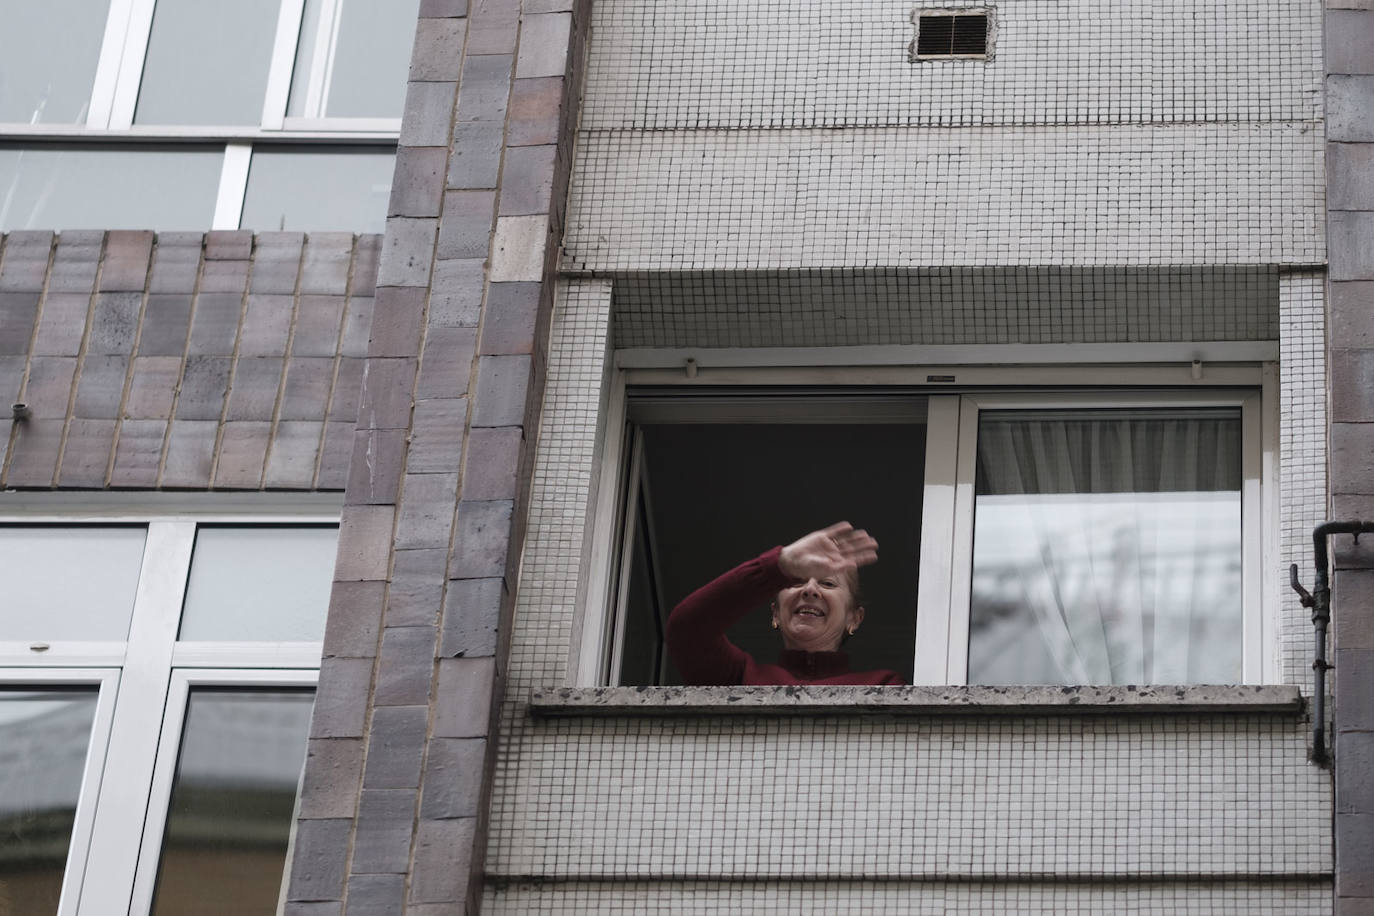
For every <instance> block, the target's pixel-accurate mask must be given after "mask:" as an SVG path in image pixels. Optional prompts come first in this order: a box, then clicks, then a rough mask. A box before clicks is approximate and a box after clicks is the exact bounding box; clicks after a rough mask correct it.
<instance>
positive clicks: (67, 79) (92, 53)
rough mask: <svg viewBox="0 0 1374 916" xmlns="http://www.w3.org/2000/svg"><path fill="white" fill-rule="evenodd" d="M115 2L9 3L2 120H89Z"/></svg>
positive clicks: (3, 37) (1, 41)
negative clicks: (103, 43) (110, 13)
mask: <svg viewBox="0 0 1374 916" xmlns="http://www.w3.org/2000/svg"><path fill="white" fill-rule="evenodd" d="M109 9H110V0H43V2H41V3H6V4H5V5H4V28H3V29H0V122H7V123H12V124H83V123H85V121H86V115H87V114H88V113H89V109H90V100H91V86H92V85H93V84H94V82H95V68H96V64H98V63H99V61H100V43H101V41H102V39H103V38H104V34H105V18H106V15H107V14H108V12H109Z"/></svg>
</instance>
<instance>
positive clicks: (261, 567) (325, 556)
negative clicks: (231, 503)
mask: <svg viewBox="0 0 1374 916" xmlns="http://www.w3.org/2000/svg"><path fill="white" fill-rule="evenodd" d="M338 541H339V530H338V529H337V528H334V527H332V526H330V527H319V528H282V527H262V528H232V527H223V528H221V527H211V526H204V527H201V528H200V530H198V531H197V532H196V547H195V553H194V554H193V555H192V560H191V577H190V582H189V584H188V585H187V587H186V605H185V610H184V611H183V612H182V618H181V632H180V633H179V638H180V639H190V640H226V639H227V640H256V641H274V642H275V641H316V640H321V639H323V638H324V618H325V614H326V613H327V612H328V610H329V589H330V586H331V584H332V581H333V578H334V555H335V551H336V546H337V544H338Z"/></svg>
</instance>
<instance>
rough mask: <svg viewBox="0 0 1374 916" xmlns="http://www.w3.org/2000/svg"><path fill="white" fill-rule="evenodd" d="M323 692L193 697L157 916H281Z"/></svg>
mask: <svg viewBox="0 0 1374 916" xmlns="http://www.w3.org/2000/svg"><path fill="white" fill-rule="evenodd" d="M312 702H313V693H312V692H310V691H308V690H272V691H266V690H204V689H193V690H192V691H191V695H190V699H189V700H188V702H187V705H186V724H185V726H184V728H183V729H182V735H181V751H180V754H179V757H178V760H177V770H176V776H175V778H174V780H173V783H172V798H171V802H170V805H169V807H168V810H167V828H166V831H165V833H164V834H163V838H162V856H161V858H160V859H159V862H158V873H157V885H156V889H155V891H154V897H153V913H154V914H175V916H210V914H223V916H253V914H258V913H261V914H268V916H270V914H272V913H275V912H277V898H278V896H279V893H280V890H281V878H282V869H283V868H284V867H285V865H286V845H287V841H288V839H289V838H290V836H291V814H292V811H293V808H294V806H295V801H296V785H297V782H298V780H299V779H300V774H301V767H302V765H303V764H304V762H305V738H306V734H307V732H308V731H309V730H310V707H311V703H312Z"/></svg>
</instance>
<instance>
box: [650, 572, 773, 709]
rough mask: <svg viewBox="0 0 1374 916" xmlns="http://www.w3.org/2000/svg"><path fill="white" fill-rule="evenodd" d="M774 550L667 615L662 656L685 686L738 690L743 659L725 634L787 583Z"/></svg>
mask: <svg viewBox="0 0 1374 916" xmlns="http://www.w3.org/2000/svg"><path fill="white" fill-rule="evenodd" d="M781 550H782V548H781V547H774V548H773V549H772V550H770V551H768V552H767V553H765V554H762V555H761V556H758V557H755V558H754V559H752V560H750V561H748V562H747V563H741V564H740V565H739V566H736V567H735V568H734V569H732V570H730V571H729V572H728V573H726V574H725V575H723V576H720V577H719V578H717V579H715V580H713V581H711V582H709V583H707V584H706V585H703V586H702V587H701V588H699V589H697V590H696V591H694V592H692V594H690V595H688V596H687V597H686V598H684V599H683V600H682V603H681V604H679V605H678V606H677V607H675V608H673V612H672V614H670V615H668V632H667V640H668V653H669V655H671V656H672V659H673V664H675V665H677V670H678V671H679V672H680V673H681V674H682V679H683V681H684V682H685V683H688V684H739V683H741V682H742V681H743V680H744V668H745V665H746V664H747V663H748V661H749V655H748V653H746V652H744V651H743V650H742V649H740V648H738V647H737V646H735V645H734V644H733V643H731V642H730V640H728V639H726V638H725V631H726V630H728V629H730V627H731V626H733V625H734V623H735V622H736V621H737V620H739V619H740V618H741V617H743V616H744V615H745V614H747V613H749V611H750V610H752V609H753V608H756V607H758V606H759V605H760V604H764V603H766V602H768V601H770V600H771V599H772V598H773V596H774V595H776V594H777V593H778V590H779V589H781V588H782V587H783V586H784V585H786V584H787V583H788V582H789V581H790V580H789V578H788V577H787V576H786V575H785V574H784V573H783V572H782V570H780V569H779V568H778V553H779V551H781Z"/></svg>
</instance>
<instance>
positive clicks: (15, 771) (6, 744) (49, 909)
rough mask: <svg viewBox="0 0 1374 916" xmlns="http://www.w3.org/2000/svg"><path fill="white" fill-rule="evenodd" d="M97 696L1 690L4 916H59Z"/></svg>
mask: <svg viewBox="0 0 1374 916" xmlns="http://www.w3.org/2000/svg"><path fill="white" fill-rule="evenodd" d="M97 692H98V691H97V690H96V689H95V688H60V689H53V690H31V689H29V690H13V689H4V690H0V912H3V913H16V914H18V913H23V914H25V916H45V914H50V913H56V912H57V905H58V901H59V899H60V898H61V895H62V874H63V871H64V869H65V868H66V864H67V852H68V849H69V848H70V846H71V840H72V826H73V823H74V822H75V819H76V802H77V799H78V797H79V796H80V794H81V778H82V774H83V772H84V770H85V768H86V752H87V748H88V747H89V746H90V742H91V725H92V723H93V722H94V721H95V705H96V695H97Z"/></svg>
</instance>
